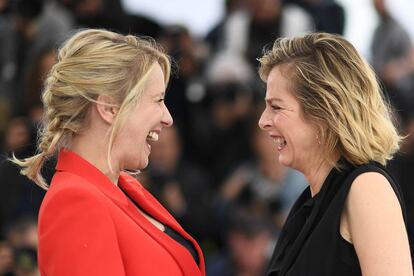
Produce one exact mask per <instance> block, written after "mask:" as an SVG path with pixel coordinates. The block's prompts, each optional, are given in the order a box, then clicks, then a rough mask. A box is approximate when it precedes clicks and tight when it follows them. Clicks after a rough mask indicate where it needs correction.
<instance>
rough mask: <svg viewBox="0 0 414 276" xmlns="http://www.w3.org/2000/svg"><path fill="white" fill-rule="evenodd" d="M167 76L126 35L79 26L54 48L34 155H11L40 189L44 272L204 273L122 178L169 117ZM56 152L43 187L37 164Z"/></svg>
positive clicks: (162, 213)
mask: <svg viewBox="0 0 414 276" xmlns="http://www.w3.org/2000/svg"><path fill="white" fill-rule="evenodd" d="M169 74H170V63H169V60H168V57H167V56H166V55H165V54H163V52H161V51H160V50H159V49H158V48H157V46H156V45H155V43H154V42H151V41H148V40H143V39H140V38H137V37H134V36H123V35H120V34H116V33H113V32H109V31H105V30H84V31H81V32H78V33H77V34H75V35H74V36H72V37H71V38H70V39H69V40H68V41H67V42H66V43H65V44H64V45H63V47H62V48H61V49H60V51H59V57H58V62H57V64H56V65H55V66H54V67H53V68H52V70H51V72H50V74H49V77H48V79H47V81H46V85H45V90H44V92H43V98H42V99H43V103H44V106H45V114H46V116H45V118H46V119H45V122H44V126H43V129H42V132H41V134H40V141H39V145H38V148H39V153H38V154H37V155H35V156H33V157H31V158H28V159H25V160H18V159H16V158H14V159H13V161H14V162H15V163H17V164H19V165H20V166H22V167H23V169H22V173H23V174H25V175H27V176H28V177H29V178H30V179H32V180H34V181H35V182H36V183H37V184H38V185H40V186H41V187H43V188H45V189H48V192H47V193H46V196H45V198H44V201H43V203H42V206H41V209H40V214H39V252H38V255H39V256H38V257H39V268H40V271H41V274H42V275H43V276H53V275H58V276H65V275H68V276H69V275H70V276H77V275H82V276H83V275H99V276H103V275H111V276H112V275H205V269H204V259H203V255H202V252H201V250H200V247H199V246H198V244H197V243H196V242H195V241H194V239H193V238H191V236H190V235H188V234H187V233H186V232H185V231H184V230H183V229H182V228H181V226H180V225H179V224H178V223H177V221H176V220H175V219H174V218H173V217H172V216H171V215H170V214H169V213H168V211H167V210H165V209H164V208H163V207H162V206H161V205H160V203H159V202H158V201H157V200H156V199H155V198H154V197H153V196H152V195H151V194H150V193H149V192H148V191H147V190H146V189H145V188H144V187H143V186H142V185H141V184H140V183H139V182H138V181H137V180H136V179H135V178H134V177H132V176H131V174H132V175H133V174H134V173H136V172H138V171H139V170H140V169H143V168H145V167H146V166H147V164H148V157H149V154H150V152H151V144H152V143H155V142H156V141H157V140H158V136H159V135H160V133H161V131H162V129H163V128H164V127H169V126H171V124H172V118H171V115H170V113H169V112H168V110H167V108H166V106H165V104H164V101H163V100H164V95H165V89H166V85H167V82H168V79H169ZM57 153H58V163H57V166H56V173H55V175H54V177H53V179H52V182H51V184H50V187H49V186H48V185H47V184H46V183H45V181H44V179H43V178H42V176H41V174H40V170H41V167H42V165H43V162H44V160H45V159H46V158H48V157H49V156H51V155H53V154H57ZM126 172H128V173H126Z"/></svg>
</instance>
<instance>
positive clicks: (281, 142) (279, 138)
mask: <svg viewBox="0 0 414 276" xmlns="http://www.w3.org/2000/svg"><path fill="white" fill-rule="evenodd" d="M275 142H276V144H277V145H278V146H279V147H280V146H283V145H284V144H285V143H286V141H285V139H283V138H282V137H277V138H275Z"/></svg>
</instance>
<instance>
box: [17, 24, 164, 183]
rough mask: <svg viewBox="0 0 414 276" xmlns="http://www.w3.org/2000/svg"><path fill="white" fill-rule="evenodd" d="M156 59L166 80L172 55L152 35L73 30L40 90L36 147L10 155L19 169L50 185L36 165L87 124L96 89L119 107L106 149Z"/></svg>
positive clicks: (32, 177)
mask: <svg viewBox="0 0 414 276" xmlns="http://www.w3.org/2000/svg"><path fill="white" fill-rule="evenodd" d="M157 63H158V64H159V65H160V66H161V68H162V71H163V73H164V79H165V82H166V84H167V82H168V79H169V76H170V61H169V58H168V56H167V55H165V54H164V53H163V51H162V50H161V49H160V48H159V47H158V45H157V44H156V43H155V42H154V41H153V40H150V39H143V38H138V37H135V36H132V35H127V36H124V35H121V34H117V33H113V32H110V31H106V30H97V29H88V30H82V31H79V32H77V33H76V34H75V35H74V36H72V37H71V38H70V39H68V40H67V41H66V42H65V43H64V44H63V46H62V48H61V49H60V50H59V53H58V62H57V63H56V64H55V65H54V66H53V68H52V69H51V71H50V73H49V75H48V77H47V79H46V82H45V87H44V91H43V94H42V101H43V104H44V108H45V117H44V122H43V126H42V128H41V130H40V131H39V134H40V135H39V141H38V153H37V154H36V155H34V156H32V157H29V158H26V159H24V160H18V159H17V158H16V157H14V156H13V159H12V161H13V162H14V163H16V164H18V165H19V166H21V167H22V170H21V173H22V174H23V175H26V176H27V177H28V178H30V179H31V180H33V181H34V182H36V184H38V185H39V186H40V187H42V188H44V189H48V184H47V183H46V182H45V180H44V178H43V177H42V175H41V173H40V170H41V168H42V165H43V163H44V161H45V159H46V158H48V157H50V156H52V155H54V154H55V153H56V152H57V151H59V149H61V148H62V147H67V146H69V145H70V143H71V140H72V138H73V137H75V136H76V135H77V134H79V133H81V132H82V131H84V130H85V127H86V125H87V122H86V117H87V114H88V111H89V110H90V107H91V105H92V104H93V103H96V102H97V98H98V96H100V95H103V96H105V97H106V98H109V99H110V101H109V102H110V103H105V104H110V105H113V106H114V107H117V108H118V109H119V110H118V112H117V116H116V118H115V121H114V123H113V124H112V126H111V129H110V133H108V135H109V137H110V138H109V148H108V161H109V153H110V151H111V148H112V144H113V141H114V138H115V136H116V135H117V132H118V131H119V128H120V126H121V125H122V122H123V120H124V118H125V116H126V115H127V114H128V112H129V111H130V110H131V109H132V108H133V107H134V106H135V104H136V103H137V101H138V100H139V98H140V95H142V92H143V91H144V89H145V84H146V80H147V79H148V75H149V73H150V72H151V70H152V68H153V66H154V65H155V64H157Z"/></svg>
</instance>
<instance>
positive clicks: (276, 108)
mask: <svg viewBox="0 0 414 276" xmlns="http://www.w3.org/2000/svg"><path fill="white" fill-rule="evenodd" d="M270 107H271V108H272V110H274V111H278V110H281V109H282V108H281V107H280V106H276V105H271V106H270Z"/></svg>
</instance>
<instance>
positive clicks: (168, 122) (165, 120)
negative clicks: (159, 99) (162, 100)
mask: <svg viewBox="0 0 414 276" xmlns="http://www.w3.org/2000/svg"><path fill="white" fill-rule="evenodd" d="M161 123H162V124H163V125H164V126H166V127H170V126H172V124H173V118H172V116H171V113H170V111H169V110H168V108H167V106H165V105H164V112H163V116H162V119H161Z"/></svg>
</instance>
